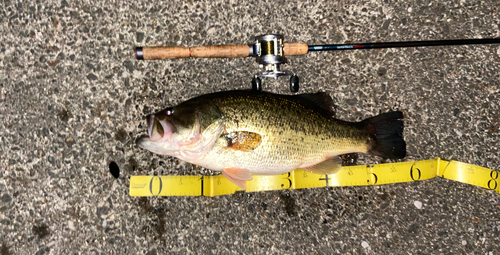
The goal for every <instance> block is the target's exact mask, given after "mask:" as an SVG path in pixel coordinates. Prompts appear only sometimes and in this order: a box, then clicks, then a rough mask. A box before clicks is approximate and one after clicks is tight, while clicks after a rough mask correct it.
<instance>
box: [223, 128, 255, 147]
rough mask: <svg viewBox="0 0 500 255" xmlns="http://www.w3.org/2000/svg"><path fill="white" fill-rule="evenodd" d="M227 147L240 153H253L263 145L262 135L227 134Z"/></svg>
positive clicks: (250, 133) (252, 133)
mask: <svg viewBox="0 0 500 255" xmlns="http://www.w3.org/2000/svg"><path fill="white" fill-rule="evenodd" d="M224 137H225V138H226V140H227V147H228V148H230V149H233V150H238V151H252V150H254V149H255V148H257V147H258V146H259V145H260V144H261V143H262V136H261V135H260V134H257V133H254V132H249V131H238V132H232V133H229V134H225V135H224Z"/></svg>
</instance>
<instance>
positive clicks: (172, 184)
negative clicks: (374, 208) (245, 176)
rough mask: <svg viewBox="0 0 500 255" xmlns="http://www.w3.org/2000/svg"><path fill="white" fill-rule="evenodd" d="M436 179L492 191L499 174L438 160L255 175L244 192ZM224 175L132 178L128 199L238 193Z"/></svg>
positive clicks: (497, 186)
mask: <svg viewBox="0 0 500 255" xmlns="http://www.w3.org/2000/svg"><path fill="white" fill-rule="evenodd" d="M436 176H439V177H442V178H446V179H450V180H453V181H459V182H463V183H468V184H471V185H475V186H479V187H483V188H486V189H490V190H495V191H496V192H497V193H500V172H499V171H495V170H491V169H488V168H485V167H480V166H476V165H471V164H467V163H462V162H458V161H447V160H443V159H440V158H437V159H430V160H422V161H411V162H402V163H389V164H379V165H365V166H344V167H342V168H341V169H340V171H339V172H338V173H336V174H331V175H326V174H323V175H320V174H312V173H309V172H306V171H304V170H302V169H297V170H295V171H292V172H290V173H286V174H282V175H254V176H253V180H251V181H248V182H247V190H246V192H257V191H268V190H282V189H304V188H319V187H334V186H335V187H336V186H362V185H381V184H389V183H400V182H411V181H421V180H427V179H432V178H434V177H436ZM240 190H241V189H240V188H238V187H237V186H236V185H235V184H233V183H231V182H230V181H229V180H227V179H226V178H225V177H224V176H223V175H217V176H132V177H131V178H130V196H133V197H148V196H209V197H213V196H220V195H228V194H233V193H235V192H236V191H240Z"/></svg>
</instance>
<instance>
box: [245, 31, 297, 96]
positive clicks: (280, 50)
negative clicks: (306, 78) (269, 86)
mask: <svg viewBox="0 0 500 255" xmlns="http://www.w3.org/2000/svg"><path fill="white" fill-rule="evenodd" d="M283 39H284V37H283V35H280V34H268V35H259V36H256V37H255V44H253V45H251V46H252V47H251V49H252V52H251V55H252V56H255V57H256V61H257V63H258V64H259V68H261V69H264V72H262V73H261V74H256V75H255V76H254V78H253V80H252V88H253V89H256V90H261V89H262V88H261V85H262V81H261V80H260V78H274V79H277V78H278V77H280V76H291V78H290V90H291V91H292V92H297V91H298V90H299V78H298V76H297V75H296V74H295V73H293V72H291V71H288V70H281V65H282V64H286V63H287V62H288V60H287V59H286V57H285V44H284V43H283Z"/></svg>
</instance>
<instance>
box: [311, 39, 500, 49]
mask: <svg viewBox="0 0 500 255" xmlns="http://www.w3.org/2000/svg"><path fill="white" fill-rule="evenodd" d="M491 43H500V38H491V39H465V40H440V41H413V42H385V43H364V44H328V45H312V46H309V51H325V50H359V49H382V48H404V47H420V46H442V45H467V44H491Z"/></svg>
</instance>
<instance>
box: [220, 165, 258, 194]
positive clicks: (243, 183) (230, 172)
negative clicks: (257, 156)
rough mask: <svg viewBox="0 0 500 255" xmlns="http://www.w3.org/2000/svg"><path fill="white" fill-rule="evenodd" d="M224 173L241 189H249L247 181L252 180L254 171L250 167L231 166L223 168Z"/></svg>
mask: <svg viewBox="0 0 500 255" xmlns="http://www.w3.org/2000/svg"><path fill="white" fill-rule="evenodd" d="M222 174H223V175H224V176H225V177H226V178H227V179H228V180H229V181H231V182H232V183H234V184H236V186H238V187H239V188H240V189H242V190H246V189H247V181H250V180H252V178H253V177H252V173H250V171H248V169H244V168H235V167H229V168H225V169H224V170H222Z"/></svg>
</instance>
